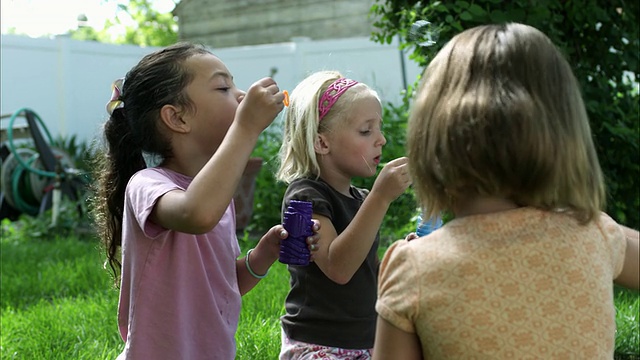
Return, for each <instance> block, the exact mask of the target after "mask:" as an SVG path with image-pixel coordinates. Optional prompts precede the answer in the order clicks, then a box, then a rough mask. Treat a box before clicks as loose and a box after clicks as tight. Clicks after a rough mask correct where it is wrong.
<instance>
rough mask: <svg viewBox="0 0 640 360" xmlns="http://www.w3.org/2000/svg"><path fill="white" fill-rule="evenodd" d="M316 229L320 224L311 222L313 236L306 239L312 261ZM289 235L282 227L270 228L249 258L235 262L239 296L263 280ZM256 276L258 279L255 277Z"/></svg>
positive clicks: (315, 221)
mask: <svg viewBox="0 0 640 360" xmlns="http://www.w3.org/2000/svg"><path fill="white" fill-rule="evenodd" d="M318 229H320V223H319V222H318V221H317V220H315V219H314V220H313V232H314V234H313V235H312V236H311V237H309V238H308V239H307V245H308V246H309V250H310V251H311V259H312V260H313V258H314V256H315V253H316V251H317V249H316V248H317V246H315V244H316V243H317V242H318V240H319V238H320V235H318ZM287 236H289V234H288V233H287V231H286V230H285V229H284V227H283V226H282V225H276V226H274V227H272V228H271V229H270V230H269V231H267V233H266V234H264V236H263V237H262V238H261V239H260V241H259V242H258V244H257V245H256V247H255V248H254V249H253V250H252V251H251V253H250V254H249V255H248V256H249V258H248V259H247V257H246V256H245V257H243V258H241V259H238V260H236V271H237V273H238V287H239V288H240V294H241V295H244V294H246V293H248V292H249V290H251V289H253V288H254V286H256V285H257V284H258V282H259V281H260V279H261V278H263V277H264V276H265V275H266V274H267V272H268V271H269V268H270V267H271V265H272V264H273V263H274V262H275V261H276V260H277V259H278V256H279V255H280V242H281V241H282V240H284V239H286V238H287ZM247 264H249V266H250V267H251V271H249V268H247ZM251 272H253V274H251ZM255 275H257V276H258V277H256V276H255Z"/></svg>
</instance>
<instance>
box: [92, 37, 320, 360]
mask: <svg viewBox="0 0 640 360" xmlns="http://www.w3.org/2000/svg"><path fill="white" fill-rule="evenodd" d="M123 82H124V83H123ZM283 99H284V95H283V93H282V92H281V91H280V90H279V89H278V86H277V84H276V83H275V82H274V81H273V80H272V79H270V78H264V79H262V80H259V81H257V82H256V83H254V84H253V85H252V86H251V87H250V88H249V90H248V91H247V92H246V93H245V92H243V91H241V90H240V89H238V88H236V86H235V85H234V83H233V77H232V76H231V74H230V72H229V70H228V69H227V67H226V66H225V65H224V63H223V62H222V61H220V59H218V58H217V57H216V56H214V55H213V54H211V53H210V52H209V51H208V50H206V49H205V48H204V47H201V46H198V45H193V44H189V43H179V44H176V45H172V46H169V47H167V48H165V49H162V50H159V51H157V52H154V53H151V54H149V55H147V56H145V57H144V58H142V60H141V61H140V62H139V63H138V64H137V65H136V66H134V67H133V68H132V69H131V70H130V71H129V72H128V73H127V74H126V77H125V78H124V80H118V81H116V82H115V83H114V85H113V94H112V98H111V101H110V102H109V103H108V105H107V110H108V112H109V113H110V115H111V116H110V118H109V120H108V121H107V122H106V124H105V125H104V136H105V139H106V153H105V155H104V159H103V162H102V167H101V168H99V169H98V174H99V178H100V180H99V189H98V194H97V198H96V201H95V204H96V206H97V209H96V213H97V215H98V223H99V224H98V225H99V230H100V236H101V237H102V239H103V241H104V242H105V245H106V250H107V256H108V262H109V264H110V266H111V268H112V270H113V271H114V274H115V275H116V277H117V276H118V271H119V270H120V268H121V283H120V301H119V305H118V325H119V328H120V334H121V336H122V339H123V340H124V341H125V347H124V351H123V352H122V353H121V354H120V356H119V357H118V358H119V359H172V360H173V359H181V360H182V359H225V360H230V359H233V358H234V357H235V341H234V335H235V331H236V329H237V325H238V319H239V312H240V303H241V300H240V297H241V295H243V294H245V293H246V292H248V291H249V290H250V289H252V288H253V287H254V286H255V285H256V284H257V282H258V281H259V279H260V278H262V277H264V275H266V273H267V270H268V269H269V266H270V265H271V264H272V263H273V262H274V261H275V260H276V259H277V258H278V251H279V243H280V240H281V239H283V238H286V236H287V234H286V231H284V228H283V227H282V226H281V225H277V226H274V227H272V228H271V229H270V230H269V231H268V232H267V233H266V234H265V235H264V236H263V237H262V238H261V239H260V241H259V243H258V244H257V246H256V248H255V249H253V250H250V251H249V253H247V256H246V257H245V258H243V259H239V260H238V259H237V258H238V256H239V255H240V248H239V246H238V241H237V238H236V233H235V212H234V206H233V201H232V198H233V195H234V192H235V189H236V187H237V185H238V182H239V181H240V178H241V175H242V172H243V170H244V168H245V165H246V162H247V160H248V158H249V155H250V154H251V151H252V149H253V147H254V145H255V142H256V140H257V138H258V135H259V134H260V133H261V131H262V130H263V129H264V128H265V127H267V126H268V125H269V124H270V123H271V122H272V121H273V119H274V118H275V116H276V115H277V114H278V113H279V112H280V111H281V109H282V108H283V104H282V101H283ZM143 154H146V155H153V156H156V157H160V159H161V162H160V164H159V165H158V166H154V167H147V166H146V165H145V160H144V159H143ZM316 228H317V226H316ZM308 240H309V241H310V242H311V243H313V242H315V241H317V236H314V237H311V238H310V239H308ZM120 248H121V252H122V265H120V264H121V263H120V261H119V258H120V255H119V251H120Z"/></svg>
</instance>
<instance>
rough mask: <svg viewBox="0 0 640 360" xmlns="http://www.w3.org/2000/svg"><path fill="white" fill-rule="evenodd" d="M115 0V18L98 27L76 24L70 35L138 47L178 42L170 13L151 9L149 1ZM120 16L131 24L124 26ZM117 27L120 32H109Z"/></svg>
mask: <svg viewBox="0 0 640 360" xmlns="http://www.w3.org/2000/svg"><path fill="white" fill-rule="evenodd" d="M104 1H116V0H104ZM117 1H118V12H119V14H118V16H116V18H115V20H113V21H112V20H107V21H106V22H105V24H104V28H103V29H102V30H95V29H93V28H89V27H78V29H77V30H72V31H70V32H69V35H70V36H71V38H73V39H76V40H92V41H99V42H106V43H115V44H133V45H139V46H167V45H171V44H173V43H175V42H176V41H178V23H177V22H176V20H175V17H174V16H173V14H171V13H161V12H159V11H157V10H155V9H154V7H153V0H130V1H126V2H121V1H120V0H117ZM121 16H123V17H126V18H129V19H130V20H132V21H133V23H134V24H135V25H133V26H131V25H129V26H127V25H124V21H123V20H122V19H121ZM118 27H123V28H124V33H122V34H118V35H113V33H114V30H116V29H117V28H118Z"/></svg>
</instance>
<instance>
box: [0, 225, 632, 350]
mask: <svg viewBox="0 0 640 360" xmlns="http://www.w3.org/2000/svg"><path fill="white" fill-rule="evenodd" d="M251 245H252V242H242V247H243V250H245V251H246V249H247V248H248V247H250V246H251ZM102 264H103V258H102V254H101V253H100V251H99V250H98V246H97V242H96V240H95V239H93V238H90V237H87V238H79V237H78V236H71V237H67V238H62V237H61V238H53V239H48V240H47V239H45V238H34V239H26V238H25V237H24V236H23V232H21V233H11V232H10V231H7V229H6V227H5V226H3V232H2V234H1V238H0V311H1V313H0V315H1V316H0V318H1V323H0V326H1V327H0V358H1V359H65V360H66V359H92V360H95V359H114V358H115V357H116V356H117V354H119V353H120V351H121V350H122V347H123V345H124V344H123V343H122V340H120V336H119V334H118V327H117V320H116V311H117V303H118V293H117V291H116V290H115V289H113V288H112V286H111V285H112V284H111V279H110V277H109V275H108V273H107V272H106V271H105V270H104V269H103V268H102ZM288 287H289V275H288V273H287V270H286V267H285V266H284V265H282V264H280V263H276V264H274V266H273V267H272V268H271V270H270V272H269V276H267V278H265V279H264V280H262V281H261V282H260V283H259V284H258V286H257V287H256V288H255V289H253V291H251V292H249V294H247V295H246V296H245V297H244V298H243V306H242V313H241V316H240V325H239V330H238V333H237V335H236V340H237V348H238V352H237V359H241V360H243V359H252V360H253V359H257V360H260V359H276V358H277V356H278V352H279V349H280V325H279V317H280V316H281V315H282V314H283V312H284V298H285V296H286V292H287V289H288ZM639 304H640V296H639V295H638V293H637V292H631V291H627V290H622V289H616V306H617V309H618V313H617V319H616V320H617V324H618V333H617V337H616V346H617V348H618V350H619V351H620V352H623V353H635V354H638V353H640V339H639V338H638V337H639V334H640V330H639V328H638V321H639V318H638V312H639Z"/></svg>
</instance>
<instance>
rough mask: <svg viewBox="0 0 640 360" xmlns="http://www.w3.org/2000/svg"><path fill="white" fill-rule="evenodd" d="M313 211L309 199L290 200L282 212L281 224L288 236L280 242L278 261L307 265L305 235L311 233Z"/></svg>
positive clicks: (307, 248) (307, 249) (308, 254)
mask: <svg viewBox="0 0 640 360" xmlns="http://www.w3.org/2000/svg"><path fill="white" fill-rule="evenodd" d="M312 212H313V208H312V203H311V202H310V201H299V200H291V202H290V203H289V206H288V207H287V210H286V211H285V212H284V216H283V222H282V225H283V226H284V228H285V230H287V232H288V233H289V237H287V238H286V239H284V240H282V242H281V244H280V258H279V260H280V262H281V263H283V264H288V265H309V259H310V257H311V252H310V251H309V247H308V246H307V241H306V239H307V237H309V236H311V235H313V230H312V226H313V221H311V214H312Z"/></svg>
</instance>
